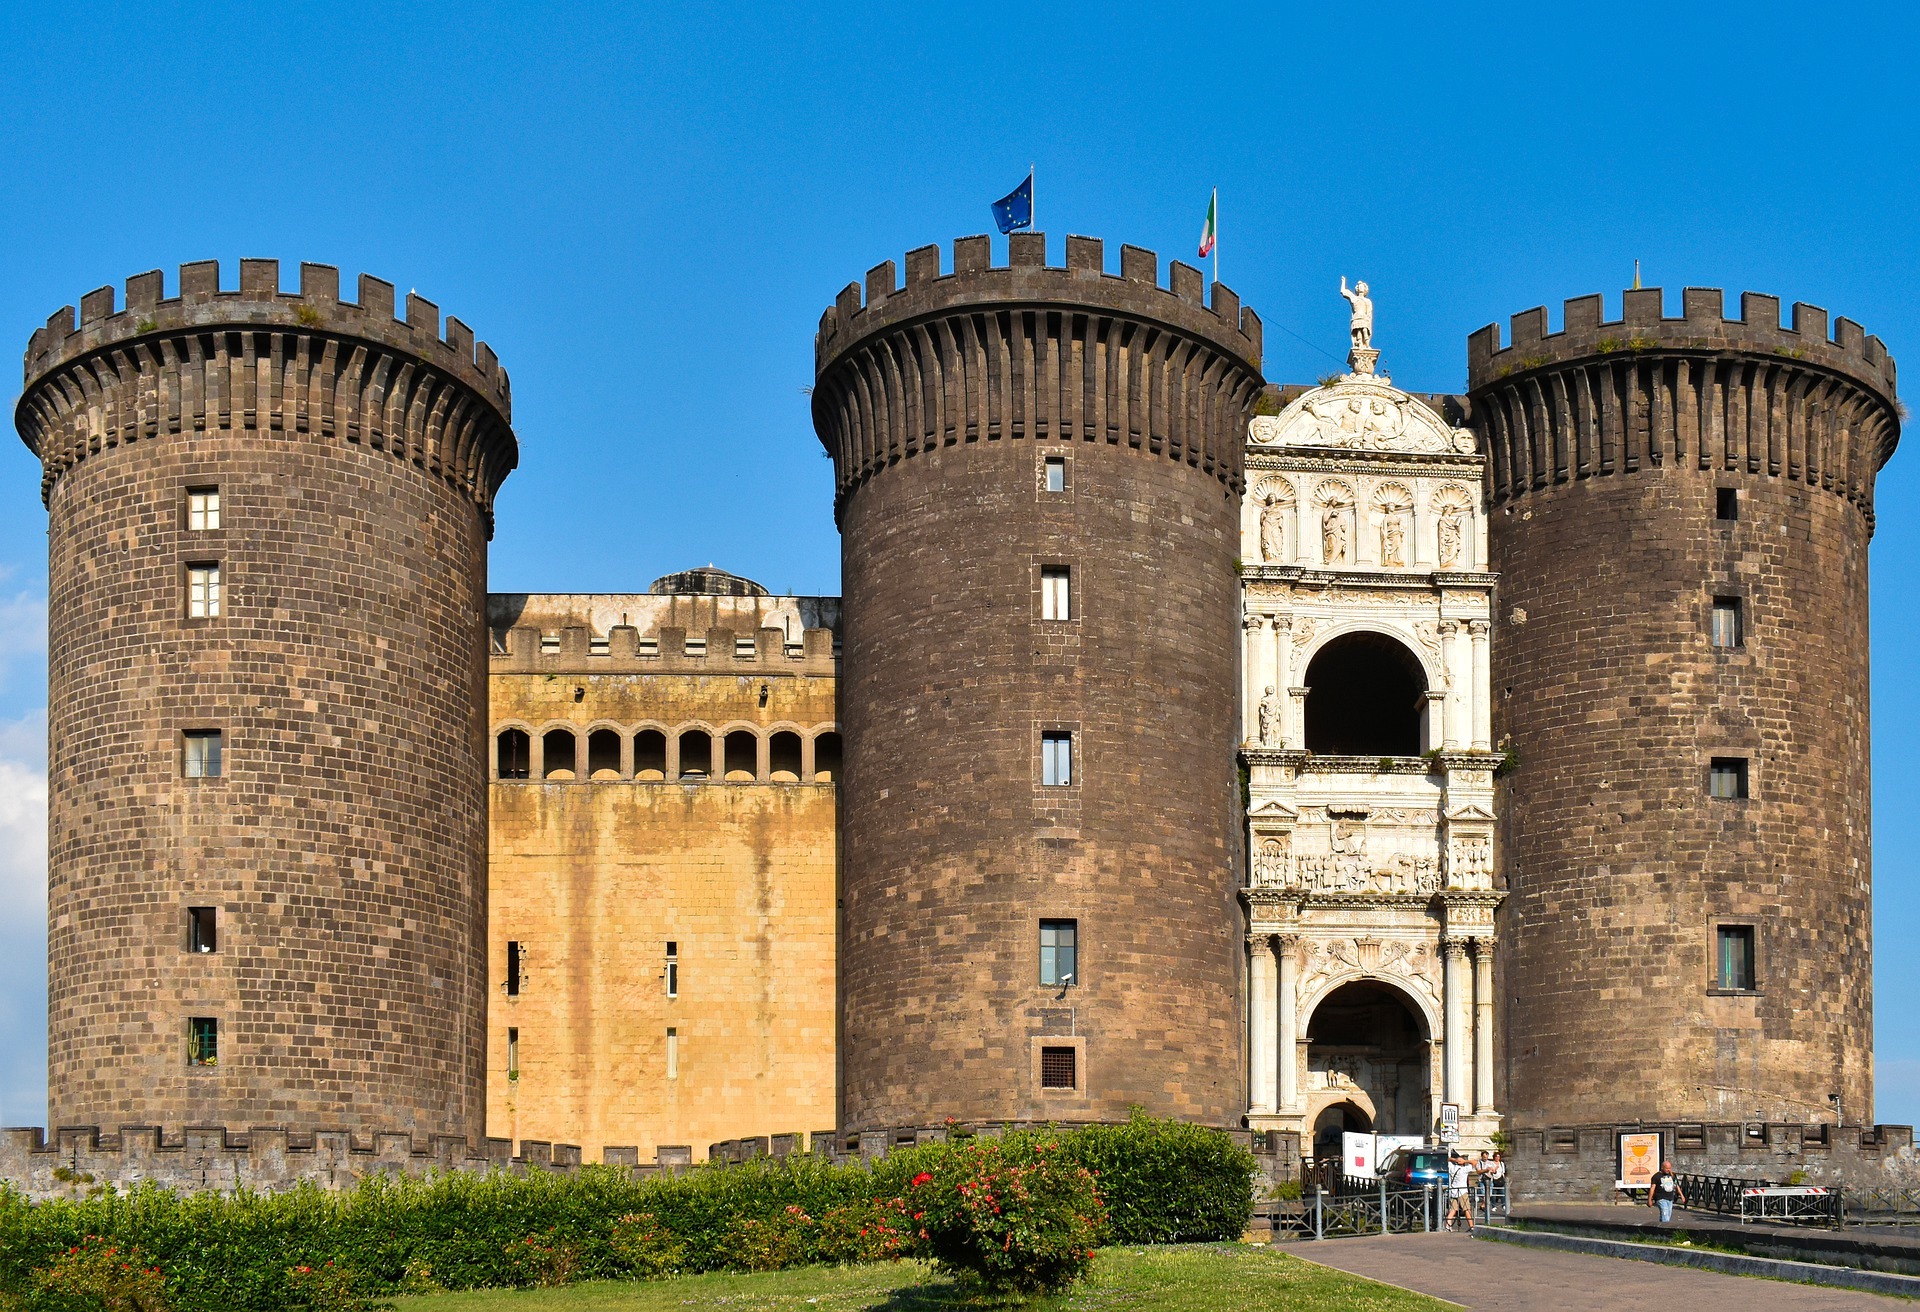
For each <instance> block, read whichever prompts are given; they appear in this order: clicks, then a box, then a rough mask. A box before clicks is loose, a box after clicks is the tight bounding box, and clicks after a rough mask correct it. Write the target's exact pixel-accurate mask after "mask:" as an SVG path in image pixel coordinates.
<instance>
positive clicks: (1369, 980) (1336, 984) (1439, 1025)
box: [1299, 932, 1447, 1049]
mask: <svg viewBox="0 0 1920 1312" xmlns="http://www.w3.org/2000/svg"><path fill="white" fill-rule="evenodd" d="M1309 937H1310V935H1309ZM1335 937H1339V935H1335ZM1427 937H1428V940H1429V942H1430V943H1431V945H1432V946H1433V948H1434V949H1435V951H1436V952H1437V951H1438V950H1439V946H1440V936H1439V934H1438V933H1437V932H1436V933H1434V934H1431V935H1428V936H1427ZM1349 984H1383V985H1385V986H1386V987H1388V988H1390V989H1392V990H1393V991H1394V992H1395V993H1396V994H1398V995H1399V997H1400V1000H1401V1001H1402V1002H1404V1003H1406V1004H1407V1007H1408V1009H1409V1010H1411V1011H1412V1012H1413V1013H1414V1014H1415V1015H1417V1016H1419V1017H1420V1023H1421V1025H1422V1026H1424V1027H1425V1028H1426V1032H1427V1033H1426V1042H1427V1047H1428V1048H1429V1049H1432V1048H1433V1047H1434V1046H1435V1045H1436V1044H1437V1043H1438V1042H1439V1040H1438V1039H1437V1038H1436V1037H1435V1036H1436V1035H1441V1034H1444V1033H1445V1032H1446V1028H1447V1026H1446V1021H1445V1020H1444V1019H1443V1018H1442V1016H1441V1014H1440V1000H1439V999H1438V998H1437V997H1429V996H1428V995H1427V993H1426V990H1424V989H1419V988H1415V987H1412V986H1411V984H1412V982H1411V981H1410V980H1408V979H1407V978H1406V976H1404V975H1383V974H1381V973H1380V972H1379V971H1377V970H1360V969H1358V968H1356V969H1353V970H1345V971H1342V972H1340V973H1339V974H1338V975H1331V976H1329V977H1328V978H1327V979H1326V980H1325V981H1324V982H1322V983H1321V984H1319V985H1317V986H1316V987H1315V988H1314V990H1313V994H1312V996H1311V997H1303V998H1302V999H1301V1000H1300V1004H1299V1016H1300V1042H1301V1044H1302V1045H1304V1044H1305V1043H1306V1041H1307V1026H1308V1025H1309V1024H1310V1023H1311V1022H1312V1020H1313V1013H1314V1012H1316V1011H1318V1010H1319V1009H1320V1004H1321V1003H1323V1002H1325V1001H1326V1000H1327V999H1328V998H1329V997H1331V996H1332V995H1333V992H1334V991H1335V990H1336V989H1342V988H1345V987H1346V986H1347V985H1349Z"/></svg>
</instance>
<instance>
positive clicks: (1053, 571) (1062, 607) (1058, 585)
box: [1040, 565, 1073, 620]
mask: <svg viewBox="0 0 1920 1312" xmlns="http://www.w3.org/2000/svg"><path fill="white" fill-rule="evenodd" d="M1040 618H1041V619H1043V620H1070V619H1072V618H1073V571H1072V570H1071V569H1070V568H1068V567H1067V566H1065V565H1048V566H1046V567H1045V568H1043V569H1042V570H1041V571H1040Z"/></svg>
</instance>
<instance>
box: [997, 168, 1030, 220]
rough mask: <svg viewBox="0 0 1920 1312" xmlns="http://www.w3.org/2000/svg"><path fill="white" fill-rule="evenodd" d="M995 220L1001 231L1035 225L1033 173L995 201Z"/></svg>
mask: <svg viewBox="0 0 1920 1312" xmlns="http://www.w3.org/2000/svg"><path fill="white" fill-rule="evenodd" d="M993 221H994V223H995V225H997V226H998V227H999V229H1000V231H1001V232H1012V231H1014V230H1015V229H1017V228H1031V227H1032V226H1033V174H1031V173H1029V174H1027V177H1026V181H1024V182H1022V183H1021V184H1020V185H1019V186H1017V187H1015V188H1014V189H1013V190H1012V191H1010V192H1008V193H1007V194H1006V195H1004V196H1002V197H1001V198H1000V199H999V200H997V201H995V202H994V203H993Z"/></svg>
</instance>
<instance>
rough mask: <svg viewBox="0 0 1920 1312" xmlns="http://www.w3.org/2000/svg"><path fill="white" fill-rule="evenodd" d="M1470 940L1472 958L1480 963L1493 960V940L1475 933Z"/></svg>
mask: <svg viewBox="0 0 1920 1312" xmlns="http://www.w3.org/2000/svg"><path fill="white" fill-rule="evenodd" d="M1472 941H1473V959H1474V960H1475V961H1478V962H1482V963H1491V962H1492V961H1493V940H1492V939H1491V938H1487V937H1484V936H1480V935H1476V936H1475V937H1474V939H1473V940H1472Z"/></svg>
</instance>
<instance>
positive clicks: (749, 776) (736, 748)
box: [722, 729, 760, 784]
mask: <svg viewBox="0 0 1920 1312" xmlns="http://www.w3.org/2000/svg"><path fill="white" fill-rule="evenodd" d="M722 750H723V752H724V753H725V757H726V780H727V782H728V783H730V784H750V783H752V782H753V781H754V780H755V779H757V778H759V777H760V773H759V772H760V740H759V739H757V738H755V737H754V736H753V735H752V734H751V733H748V732H747V731H746V730H745V729H735V730H734V731H733V732H732V733H730V734H728V735H727V741H726V745H725V746H724V748H723V749H722Z"/></svg>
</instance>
